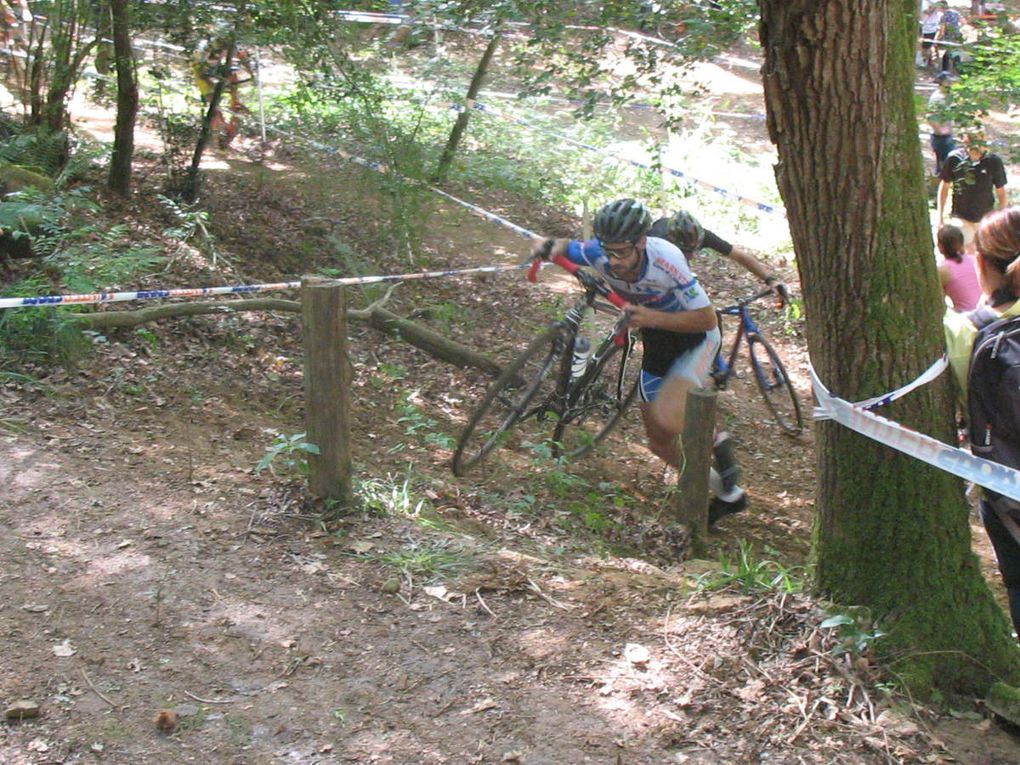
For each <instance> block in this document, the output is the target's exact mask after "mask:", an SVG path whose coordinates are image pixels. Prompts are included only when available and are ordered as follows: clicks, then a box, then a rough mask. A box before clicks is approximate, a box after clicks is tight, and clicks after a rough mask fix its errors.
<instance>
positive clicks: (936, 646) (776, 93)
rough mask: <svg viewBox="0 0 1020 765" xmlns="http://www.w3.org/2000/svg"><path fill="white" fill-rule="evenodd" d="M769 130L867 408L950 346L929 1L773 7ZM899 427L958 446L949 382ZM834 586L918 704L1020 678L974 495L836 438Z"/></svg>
mask: <svg viewBox="0 0 1020 765" xmlns="http://www.w3.org/2000/svg"><path fill="white" fill-rule="evenodd" d="M760 6H761V28H760V33H761V41H762V45H763V48H764V52H765V66H764V71H763V75H764V85H765V100H766V106H767V112H768V128H769V133H770V136H771V138H772V141H773V142H774V143H775V144H776V146H777V148H778V151H779V158H780V160H779V164H778V165H777V167H776V179H777V181H778V185H779V190H780V192H781V194H782V197H783V201H784V203H785V205H786V210H787V214H788V217H789V221H790V231H791V234H792V236H793V242H794V248H795V250H796V254H797V264H798V268H799V269H800V276H801V284H802V285H803V291H804V302H805V313H806V317H807V336H808V346H809V349H810V352H811V358H812V363H813V365H814V368H815V369H816V371H817V373H818V375H819V377H820V378H821V380H822V381H823V382H824V383H825V384H826V386H827V387H829V389H830V390H831V391H832V392H833V393H834V394H835V395H837V396H839V397H841V398H844V399H847V400H850V401H856V400H860V399H863V398H866V397H869V396H872V395H877V394H880V393H883V392H886V391H890V390H894V389H896V388H898V387H900V386H901V385H903V384H905V383H906V382H909V381H910V380H913V379H915V378H916V377H917V376H918V374H920V372H921V371H923V370H924V369H925V368H926V367H927V366H928V365H929V364H930V363H931V362H932V361H933V360H935V359H936V358H938V357H939V355H940V354H941V353H942V349H943V338H942V330H941V314H942V311H943V308H944V306H943V301H942V295H941V292H940V289H939V285H938V280H937V278H936V274H935V269H934V261H933V259H932V255H931V253H932V239H931V232H930V228H929V225H930V222H929V220H928V213H927V207H926V200H925V192H924V184H923V171H922V166H921V151H920V147H919V145H918V139H917V119H916V116H915V113H914V102H913V89H912V88H913V74H914V73H913V65H912V61H913V59H912V57H913V50H914V47H915V42H914V40H915V37H916V34H917V29H916V24H917V20H916V16H917V7H916V0H822V1H819V0H760ZM890 410H891V411H888V412H886V414H887V416H889V417H891V418H893V419H895V420H897V421H898V422H901V423H903V424H905V425H906V426H908V427H910V428H914V429H916V430H919V431H922V432H924V433H928V434H930V435H932V436H934V437H936V438H939V439H941V440H943V441H947V442H952V439H953V438H954V437H955V432H954V429H953V427H952V404H951V396H950V390H949V383H948V375H944V376H943V377H942V378H941V379H940V380H939V381H937V382H936V383H935V384H932V385H928V386H925V387H923V388H921V389H920V390H918V391H915V392H914V393H912V394H911V395H910V396H908V397H906V398H904V399H901V400H900V401H898V402H897V403H896V404H895V405H893V406H891V407H890ZM816 435H817V439H816V450H817V461H818V494H817V509H818V514H817V519H816V528H815V557H816V576H817V582H816V583H817V586H818V588H819V589H820V590H821V592H822V593H824V594H825V595H827V596H829V597H831V598H833V599H834V600H836V601H837V602H840V603H844V604H855V605H864V606H867V607H869V608H870V609H871V611H872V613H873V615H874V616H875V617H876V618H877V619H878V623H879V625H880V627H881V628H882V629H883V632H887V633H888V634H887V636H886V637H885V638H883V640H882V641H881V642H880V643H879V648H880V650H884V651H885V653H886V656H887V658H888V657H892V656H896V657H897V663H896V664H895V665H894V669H895V670H896V672H897V673H898V675H899V676H900V678H901V679H902V680H903V681H904V682H905V684H906V685H907V686H908V687H909V688H911V690H913V691H915V692H919V693H922V694H926V693H928V692H930V690H931V689H932V688H938V689H941V690H942V691H947V692H950V693H957V692H958V693H974V692H982V691H984V690H985V689H986V688H987V687H988V686H989V685H990V683H991V680H992V676H993V675H995V674H998V675H1000V676H1002V677H1011V678H1016V677H1018V676H1020V662H1018V657H1017V653H1016V646H1015V644H1012V642H1011V641H1010V639H1009V628H1008V625H1007V623H1006V620H1005V617H1004V615H1003V613H1002V611H1001V609H999V607H998V606H997V605H996V603H995V601H994V600H993V598H992V596H991V593H990V592H989V591H988V588H987V587H986V586H985V584H984V581H983V579H982V578H981V574H980V571H979V568H978V564H977V559H976V557H975V556H974V554H973V553H972V552H971V549H970V534H969V526H968V520H967V519H968V508H967V505H966V503H965V502H964V497H963V487H962V485H961V482H960V481H959V480H958V479H956V478H953V477H951V476H949V475H948V474H946V473H943V472H941V471H938V470H936V469H934V468H931V467H928V466H927V465H925V464H923V463H921V462H919V461H917V460H914V459H912V458H910V457H908V456H906V455H903V454H901V453H899V452H896V451H893V450H892V449H890V448H887V447H885V446H882V445H880V444H878V443H877V442H874V441H871V440H869V439H866V438H864V437H863V436H860V435H857V434H856V433H853V432H851V431H849V430H846V429H843V428H841V427H840V426H838V425H836V424H834V423H825V422H822V423H819V425H818V427H817V429H816Z"/></svg>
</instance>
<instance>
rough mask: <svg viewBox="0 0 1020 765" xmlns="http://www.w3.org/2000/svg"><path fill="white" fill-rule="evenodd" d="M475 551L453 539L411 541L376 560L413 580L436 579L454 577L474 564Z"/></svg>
mask: <svg viewBox="0 0 1020 765" xmlns="http://www.w3.org/2000/svg"><path fill="white" fill-rule="evenodd" d="M474 557H475V556H474V553H472V552H470V551H469V550H467V549H465V548H464V546H463V545H461V544H459V543H457V542H454V541H452V540H445V539H441V540H435V539H434V540H426V541H419V540H411V541H410V542H408V544H407V546H406V547H405V548H404V549H402V550H398V551H397V552H392V553H385V554H383V555H379V556H377V558H376V560H378V561H379V562H380V563H384V564H386V565H387V566H391V567H392V568H395V569H396V570H398V571H399V572H400V573H401V574H402V575H404V576H407V577H409V578H412V579H417V580H425V581H434V580H437V579H440V578H448V577H455V576H457V575H459V574H462V573H464V572H465V571H467V570H470V569H471V568H472V567H473V566H474Z"/></svg>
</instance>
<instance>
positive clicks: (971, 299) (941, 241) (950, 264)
mask: <svg viewBox="0 0 1020 765" xmlns="http://www.w3.org/2000/svg"><path fill="white" fill-rule="evenodd" d="M937 238H938V245H939V252H941V253H942V261H941V262H940V263H939V267H938V270H939V283H940V284H942V291H943V292H945V293H946V297H948V298H949V299H950V300H951V301H952V302H953V308H954V309H955V310H957V311H961V312H962V311H972V310H974V309H975V308H977V304H978V303H979V302H980V300H981V285H980V284H979V283H978V276H977V268H976V267H975V263H974V256H973V255H972V254H970V253H969V252H964V249H963V231H961V230H960V229H959V228H957V227H956V226H942V227H941V228H940V229H939V233H938V237H937Z"/></svg>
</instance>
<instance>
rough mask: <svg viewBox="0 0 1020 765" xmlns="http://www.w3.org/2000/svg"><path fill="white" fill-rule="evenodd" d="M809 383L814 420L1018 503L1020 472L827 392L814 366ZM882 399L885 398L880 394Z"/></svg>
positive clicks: (1019, 497) (1019, 499)
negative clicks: (837, 426) (834, 424)
mask: <svg viewBox="0 0 1020 765" xmlns="http://www.w3.org/2000/svg"><path fill="white" fill-rule="evenodd" d="M929 371H930V370H929ZM925 374H927V373H925ZM922 376H923V375H922ZM915 382H916V381H915ZM811 384H812V386H813V387H814V392H815V400H816V401H817V402H818V406H817V407H815V419H820V420H833V421H834V422H838V423H839V424H840V425H842V426H844V427H846V428H850V429H851V430H853V431H856V432H857V433H860V434H861V435H863V436H867V437H868V438H870V439H872V440H873V441H878V442H879V443H880V444H883V445H885V446H889V447H892V448H893V449H896V450H897V451H900V452H903V453H904V454H906V455H908V456H910V457H914V458H915V459H918V460H921V461H922V462H926V463H928V464H929V465H932V466H934V467H937V468H938V469H939V470H943V471H945V472H947V473H951V474H953V475H955V476H958V477H960V478H963V479H964V480H966V481H970V482H972V483H975V484H978V485H979V486H984V487H985V488H986V489H991V490H992V491H994V492H997V493H998V494H1002V495H1003V496H1006V497H1009V498H1010V499H1014V500H1016V501H1018V502H1020V471H1016V470H1013V469H1012V468H1008V467H1006V466H1004V465H1000V464H998V463H996V462H989V461H988V460H983V459H981V458H980V457H975V456H974V455H973V454H971V453H970V452H968V451H965V450H963V449H959V448H957V447H955V446H950V445H949V444H944V443H942V442H941V441H938V440H936V439H934V438H932V437H930V436H926V435H924V434H922V433H918V432H917V431H914V430H910V429H909V428H905V427H903V426H902V425H900V424H899V423H896V422H893V421H892V420H887V419H886V418H885V417H880V416H879V415H877V414H875V413H873V412H869V411H867V410H866V409H862V408H861V407H860V406H859V405H856V404H851V403H850V402H849V401H844V400H843V399H841V398H838V397H837V396H834V395H833V394H832V393H831V392H829V390H828V389H827V388H826V387H825V386H824V385H823V384H822V381H821V380H819V379H818V375H817V374H816V373H815V370H814V368H812V369H811ZM911 385H913V383H911ZM914 387H917V386H916V385H914ZM886 395H887V396H888V395H892V394H886ZM882 398H885V397H879V399H882ZM869 400H874V399H869Z"/></svg>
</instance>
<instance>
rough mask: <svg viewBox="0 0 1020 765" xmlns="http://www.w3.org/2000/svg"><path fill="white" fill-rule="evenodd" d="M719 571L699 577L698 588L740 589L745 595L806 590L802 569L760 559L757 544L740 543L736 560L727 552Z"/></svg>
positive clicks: (722, 556)
mask: <svg viewBox="0 0 1020 765" xmlns="http://www.w3.org/2000/svg"><path fill="white" fill-rule="evenodd" d="M719 569H720V570H719V571H718V572H714V573H711V574H705V575H703V576H702V577H699V579H698V587H699V588H700V589H704V590H721V589H723V588H725V587H730V586H737V587H738V588H739V589H740V590H741V592H760V591H762V590H782V591H783V592H800V591H801V590H802V589H803V588H804V583H803V581H802V580H801V578H800V574H801V573H802V572H803V569H802V567H800V566H790V567H786V566H784V565H783V564H781V563H779V562H778V561H775V560H770V559H762V560H756V559H755V555H754V547H753V545H751V544H750V543H749V542H745V541H743V540H741V541H740V550H739V552H738V554H737V558H736V560H730V558H729V556H728V555H726V553H725V552H722V553H720V554H719Z"/></svg>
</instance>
